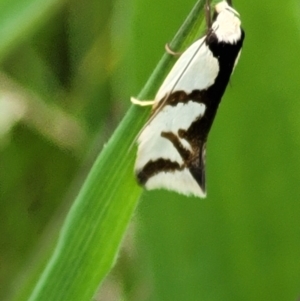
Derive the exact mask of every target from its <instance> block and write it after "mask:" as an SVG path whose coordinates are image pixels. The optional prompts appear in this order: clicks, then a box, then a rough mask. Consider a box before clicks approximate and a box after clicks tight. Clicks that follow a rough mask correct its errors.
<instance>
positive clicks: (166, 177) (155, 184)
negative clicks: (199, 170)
mask: <svg viewBox="0 0 300 301" xmlns="http://www.w3.org/2000/svg"><path fill="white" fill-rule="evenodd" d="M145 186H146V188H147V189H149V190H151V189H158V188H164V189H168V190H173V191H176V192H178V193H181V194H185V195H194V196H197V197H202V198H203V197H205V196H206V193H204V192H203V190H202V189H201V188H200V186H199V185H198V183H197V182H196V180H195V179H194V178H193V176H192V175H191V173H190V171H189V170H188V169H187V168H185V169H183V170H176V171H174V172H160V173H158V174H156V175H155V176H153V177H151V178H149V180H148V181H147V183H146V185H145Z"/></svg>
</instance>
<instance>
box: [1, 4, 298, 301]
mask: <svg viewBox="0 0 300 301" xmlns="http://www.w3.org/2000/svg"><path fill="white" fill-rule="evenodd" d="M202 2H203V1H200V4H201V3H202ZM194 4H195V1H192V0H188V1H187V0H185V1H183V0H182V1H177V2H176V5H174V1H173V2H171V1H170V0H166V1H158V0H152V1H149V0H131V1H126V2H124V1H121V0H114V1H112V0H111V1H94V0H91V1H88V2H86V1H83V0H77V1H75V0H74V1H72V0H69V1H58V0H43V1H42V0H10V1H6V0H0V7H1V10H0V40H1V43H0V64H1V65H0V156H1V157H0V162H1V163H0V164H1V166H0V189H1V190H0V191H1V194H0V197H1V200H0V206H1V208H0V222H1V227H0V242H1V244H0V299H1V300H7V301H23V300H24V301H25V300H29V298H30V301H36V300H43V301H44V300H47V301H48V300H49V301H51V300H55V301H57V300H72V301H76V300H80V301H83V300H90V299H91V296H92V295H93V294H94V293H95V290H96V288H97V286H98V284H99V283H100V282H101V281H102V279H104V278H105V276H107V274H108V272H109V271H110V269H111V266H112V265H113V264H114V263H116V264H115V265H114V268H113V270H112V271H111V272H110V273H109V274H108V276H107V277H106V279H105V281H104V282H102V285H101V287H100V289H99V292H98V293H96V294H95V295H94V299H95V300H105V301H110V300H130V301H134V300H137V301H141V300H147V301H159V300H163V301H168V300H170V301H171V300H172V301H174V300H185V301H189V300H191V301H194V300H205V301H206V300H207V301H218V300H222V301H224V300H230V301H235V300H237V301H240V300H246V301H247V300H249V301H252V300H264V301H265V300H272V301H274V300H275V301H276V300H278V301H279V300H280V301H281V300H293V301H295V300H297V299H298V298H299V297H300V288H299V287H300V286H299V283H300V272H299V271H300V256H299V251H300V239H299V237H300V222H299V216H300V202H299V199H300V192H299V188H298V186H299V184H298V182H299V175H300V173H299V170H300V160H299V148H300V139H299V137H300V124H299V122H298V120H299V118H298V112H300V109H299V104H298V101H297V96H298V95H299V94H300V93H299V92H300V91H299V90H300V86H299V83H298V82H299V80H298V74H299V71H300V70H299V69H300V66H299V63H298V49H299V47H300V38H299V28H300V24H299V21H298V19H299V13H300V7H299V4H298V2H297V1H296V0H289V1H286V2H285V3H284V4H283V3H282V1H279V0H274V1H272V3H270V2H259V3H256V4H255V6H254V5H253V3H251V2H245V1H244V2H242V1H237V0H236V1H235V3H234V4H235V6H236V9H237V10H238V11H239V12H240V14H241V19H242V22H243V26H244V28H245V31H246V40H245V45H244V49H243V53H242V56H241V60H240V63H239V65H238V66H237V68H236V71H235V74H234V76H233V77H232V80H231V85H230V86H229V87H228V89H227V91H226V95H225V97H224V98H223V101H222V105H221V107H220V110H219V112H218V115H217V118H216V120H215V123H214V126H213V129H212V132H211V135H210V137H209V138H210V139H209V143H208V152H207V180H208V197H207V199H205V200H201V199H196V198H186V197H183V196H179V195H177V194H175V193H170V192H167V191H153V192H142V189H141V188H139V187H138V186H137V185H136V183H135V180H134V177H133V172H132V169H133V162H134V156H135V152H134V148H133V149H131V150H129V146H130V144H131V142H132V141H133V139H134V137H135V135H136V134H137V132H138V130H139V129H140V127H141V126H142V124H143V122H144V121H145V119H146V118H147V114H148V113H149V109H145V108H136V107H130V102H129V97H130V96H139V97H141V98H151V97H153V95H154V94H155V90H156V89H157V87H158V86H159V84H160V82H161V80H162V78H163V76H164V75H165V73H166V72H167V71H168V69H169V67H170V65H171V64H172V63H173V62H174V58H170V57H169V56H167V55H164V57H163V60H161V61H160V64H159V65H158V67H157V68H156V69H155V70H156V71H155V72H154V75H152V77H150V80H147V79H148V78H149V76H150V74H151V73H152V70H154V68H155V66H156V65H157V63H158V62H159V60H160V58H161V57H162V55H163V54H164V44H165V43H166V42H168V41H170V40H171V39H172V37H173V36H174V34H175V33H176V31H177V30H178V28H180V26H181V25H182V24H183V22H184V20H185V19H186V17H187V15H188V14H189V12H190V11H191V9H192V7H193V5H194ZM202 18H203V15H202V14H199V18H198V19H192V24H193V25H194V27H193V30H192V28H191V26H190V25H191V24H189V25H186V26H187V27H185V28H188V32H189V34H188V35H187V34H186V33H185V32H181V35H179V36H178V35H177V37H176V39H175V41H174V42H175V43H174V44H172V47H173V48H174V49H179V48H180V49H184V48H185V47H186V45H187V44H188V43H190V41H191V39H194V38H195V36H196V35H197V33H196V32H199V22H200V21H201V20H202ZM189 20H191V19H189ZM146 82H147V85H146V86H145V83H146ZM143 87H144V89H142V88H143ZM139 91H141V93H139ZM126 111H127V113H126ZM299 114H300V113H299ZM124 116H125V117H124ZM116 129H117V130H116ZM115 130H116V131H115ZM111 136H112V139H110V140H109V137H111ZM107 141H109V142H108V143H107ZM100 152H101V155H100V157H98V154H99V153H100ZM97 157H98V158H97ZM94 162H95V163H94ZM140 196H141V198H140ZM139 198H140V199H141V201H140V202H139V204H138V206H137V201H138V199H139ZM132 215H134V216H133V218H132ZM130 220H131V223H130V225H129V227H128V224H129V221H130ZM125 230H127V231H126V233H127V235H126V238H125V240H124V241H123V244H122V246H123V247H122V248H121V252H120V253H119V254H118V255H116V254H117V253H116V252H117V251H118V249H119V247H120V243H121V242H122V238H123V235H124V233H125ZM54 250H55V251H54ZM53 254H54V255H53ZM49 260H50V264H49ZM45 268H46V270H45ZM41 275H43V276H42V277H41ZM33 291H34V293H32V292H33Z"/></svg>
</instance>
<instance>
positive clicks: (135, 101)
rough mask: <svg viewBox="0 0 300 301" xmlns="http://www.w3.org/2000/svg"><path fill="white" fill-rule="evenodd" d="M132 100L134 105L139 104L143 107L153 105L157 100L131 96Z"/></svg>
mask: <svg viewBox="0 0 300 301" xmlns="http://www.w3.org/2000/svg"><path fill="white" fill-rule="evenodd" d="M130 101H131V103H133V104H134V105H138V106H141V107H146V106H153V105H154V103H155V100H139V99H137V98H134V97H130Z"/></svg>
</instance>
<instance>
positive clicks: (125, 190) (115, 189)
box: [29, 0, 204, 301]
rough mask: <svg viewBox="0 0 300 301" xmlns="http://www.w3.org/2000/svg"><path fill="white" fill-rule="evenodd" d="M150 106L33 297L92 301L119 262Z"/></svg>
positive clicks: (107, 163) (82, 196) (150, 87)
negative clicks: (135, 144) (135, 145)
mask: <svg viewBox="0 0 300 301" xmlns="http://www.w3.org/2000/svg"><path fill="white" fill-rule="evenodd" d="M203 3H204V1H203V0H199V1H198V2H197V4H196V5H195V7H194V9H193V10H192V12H191V14H190V15H189V16H188V18H187V20H186V22H185V23H184V24H183V26H182V27H181V29H180V30H179V32H178V33H177V35H176V36H175V38H174V40H173V42H172V43H171V47H172V48H173V49H174V50H177V49H178V48H179V46H181V45H184V44H185V43H187V42H188V41H190V40H191V39H192V38H195V35H196V32H197V31H198V29H199V27H200V23H201V22H202V20H203V14H202V13H201V12H202V8H203ZM173 60H174V58H172V57H171V56H170V55H167V54H166V55H164V57H163V58H162V60H161V61H160V63H159V64H158V66H157V68H156V69H155V71H154V72H153V74H152V76H151V77H150V79H149V81H148V82H147V84H146V86H145V87H144V89H143V90H142V92H141V93H140V95H139V98H140V99H144V98H148V97H149V96H152V95H153V94H154V93H155V91H156V89H157V88H158V86H159V84H160V83H161V80H162V79H163V77H164V76H165V74H166V72H167V71H168V69H169V67H170V65H171V63H172V61H173ZM147 114H148V110H145V109H143V108H139V107H134V106H132V107H131V108H130V110H129V111H128V113H127V114H126V116H125V118H124V120H123V121H122V122H121V124H120V125H119V127H118V129H117V130H116V132H115V133H114V135H113V137H112V138H111V139H110V141H109V142H108V143H107V145H105V146H104V148H103V151H102V152H101V154H100V156H99V157H98V159H97V160H96V162H95V164H94V166H93V168H92V170H91V172H90V174H89V176H88V177H87V179H86V181H85V184H84V185H83V187H82V189H81V191H80V193H79V195H78V197H77V198H76V200H75V202H74V205H73V206H72V208H71V210H70V212H69V214H68V216H67V218H66V221H65V224H64V226H63V229H62V232H61V234H60V238H59V241H58V244H57V247H56V249H55V251H54V254H53V256H52V257H51V259H50V261H49V263H48V265H47V267H46V269H45V271H44V272H43V274H42V275H41V277H40V279H39V281H38V283H37V285H36V287H35V289H34V291H33V293H32V295H31V297H30V299H29V300H30V301H37V300H43V301H44V300H47V301H52V300H53V301H54V300H55V301H59V300H72V301H76V300H80V301H83V300H90V299H91V298H92V297H93V295H94V294H95V292H96V290H97V288H98V286H99V284H100V283H101V281H102V280H103V279H104V277H105V276H106V274H107V273H108V272H109V271H110V269H111V267H112V266H113V264H114V262H115V259H116V256H117V253H118V250H119V247H120V244H121V242H122V238H123V236H124V233H125V231H126V229H127V227H128V224H129V222H130V219H131V217H132V215H133V212H134V209H135V208H136V206H137V202H138V199H139V196H140V194H141V192H142V189H141V188H140V187H138V186H137V184H136V183H135V180H134V177H133V171H132V169H133V161H134V157H135V156H134V154H133V151H130V152H129V151H128V149H129V147H130V144H131V142H132V140H133V139H134V137H135V135H136V134H137V132H138V131H139V129H140V127H141V125H142V124H143V122H145V119H146V116H147Z"/></svg>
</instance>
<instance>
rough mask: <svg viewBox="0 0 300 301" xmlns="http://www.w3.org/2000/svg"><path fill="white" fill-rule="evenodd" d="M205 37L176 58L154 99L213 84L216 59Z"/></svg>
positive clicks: (217, 68) (157, 99)
mask: <svg viewBox="0 0 300 301" xmlns="http://www.w3.org/2000/svg"><path fill="white" fill-rule="evenodd" d="M204 40H205V37H203V38H202V39H200V40H198V41H196V42H194V43H193V44H192V45H191V46H190V47H189V48H188V49H187V50H186V51H185V52H184V53H183V54H182V55H181V56H180V58H179V59H178V60H177V62H176V63H175V65H174V66H173V68H172V69H171V71H170V73H169V74H168V76H167V77H166V79H165V80H164V82H163V84H162V85H161V87H160V89H159V90H158V92H157V94H156V96H155V101H156V102H159V101H160V100H161V99H162V98H163V97H164V96H166V95H167V94H168V93H170V92H171V93H173V92H175V91H181V90H182V91H184V92H185V93H191V92H192V91H193V90H205V89H207V88H208V87H210V86H211V85H213V84H214V82H215V79H216V77H217V75H218V73H219V63H218V60H217V59H216V58H215V57H214V56H213V54H212V52H211V51H210V50H209V48H208V47H207V45H206V44H205V42H204Z"/></svg>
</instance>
